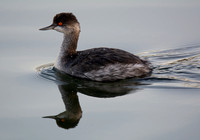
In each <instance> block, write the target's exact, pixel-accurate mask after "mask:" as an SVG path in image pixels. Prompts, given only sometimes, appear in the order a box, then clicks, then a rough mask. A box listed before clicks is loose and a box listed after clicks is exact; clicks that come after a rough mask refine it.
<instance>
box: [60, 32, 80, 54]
mask: <svg viewBox="0 0 200 140" xmlns="http://www.w3.org/2000/svg"><path fill="white" fill-rule="evenodd" d="M78 38H79V31H76V30H74V31H71V32H68V33H64V36H63V42H62V46H61V50H60V51H61V52H60V53H61V54H65V55H73V54H75V53H76V49H77V44H78Z"/></svg>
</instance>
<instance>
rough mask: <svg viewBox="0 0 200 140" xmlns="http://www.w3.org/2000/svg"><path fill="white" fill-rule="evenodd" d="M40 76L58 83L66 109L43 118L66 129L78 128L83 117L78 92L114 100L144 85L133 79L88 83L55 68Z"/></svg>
mask: <svg viewBox="0 0 200 140" xmlns="http://www.w3.org/2000/svg"><path fill="white" fill-rule="evenodd" d="M39 74H40V75H41V76H42V77H44V78H47V79H51V80H53V81H55V82H56V83H57V85H58V89H59V91H60V93H61V95H62V99H63V102H64V104H65V109H66V110H65V111H64V112H62V113H60V114H58V115H54V116H45V117H43V118H51V119H55V120H56V123H57V125H58V126H59V127H61V128H65V129H69V128H74V127H76V126H77V125H78V123H79V121H80V119H81V117H82V109H81V106H80V103H79V99H78V96H77V92H79V93H81V94H85V95H88V96H93V97H97V98H113V97H117V96H122V95H126V94H128V93H130V92H131V93H133V92H135V91H137V90H138V89H139V88H138V86H139V85H143V84H142V83H141V82H138V81H133V80H131V79H129V80H121V81H116V82H107V83H106V82H103V83H102V82H94V81H88V80H84V79H78V78H74V77H71V76H69V75H64V74H63V73H60V72H58V71H57V70H56V69H54V68H52V69H43V70H41V71H40V73H39ZM140 89H141V88H140Z"/></svg>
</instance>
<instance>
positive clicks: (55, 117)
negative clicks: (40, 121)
mask: <svg viewBox="0 0 200 140" xmlns="http://www.w3.org/2000/svg"><path fill="white" fill-rule="evenodd" d="M42 118H49V119H57V116H45V117H42Z"/></svg>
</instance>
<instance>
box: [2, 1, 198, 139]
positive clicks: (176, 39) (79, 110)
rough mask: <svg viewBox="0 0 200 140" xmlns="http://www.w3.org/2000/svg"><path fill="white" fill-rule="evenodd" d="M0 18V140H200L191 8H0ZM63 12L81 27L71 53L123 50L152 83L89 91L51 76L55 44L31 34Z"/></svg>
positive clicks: (149, 4)
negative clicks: (145, 65)
mask: <svg viewBox="0 0 200 140" xmlns="http://www.w3.org/2000/svg"><path fill="white" fill-rule="evenodd" d="M0 11H1V12H0V16H1V22H0V65H1V69H0V77H1V80H0V81H1V85H0V89H1V92H0V111H1V113H0V139H2V140H19V139H20V140H27V139H31V140H32V139H34V140H35V139H50V140H53V139H75V140H76V139H95V140H98V139H99V140H102V139H116V140H121V139H127V140H133V139H137V140H160V139H162V140H171V139H176V140H188V139H190V140H198V139H199V137H200V134H199V129H200V119H199V118H200V92H199V91H200V89H199V88H200V55H199V54H200V38H199V36H200V28H199V25H200V18H199V17H200V14H199V13H200V3H199V2H198V1H196V0H190V1H189V0H188V1H187V0H186V1H182V2H180V1H178V0H174V1H170V0H169V1H162V2H161V1H156V2H153V1H145V0H144V1H142V2H140V1H139V0H136V1H134V2H131V1H128V0H127V1H120V0H119V1H117V2H114V1H111V0H110V1H101V2H95V1H94V2H91V1H89V0H88V1H85V2H84V3H83V2H80V1H77V2H73V1H68V2H65V1H62V0H59V1H55V2H54V1H49V3H48V4H47V2H41V1H37V0H36V1H32V2H27V1H24V0H21V1H17V2H13V1H1V2H0ZM62 11H71V12H73V13H74V14H75V15H77V18H78V19H79V21H80V23H81V35H80V40H79V48H78V49H79V50H83V49H88V48H93V47H98V46H107V47H115V48H120V49H124V50H127V51H129V52H132V53H134V54H138V55H139V56H141V57H143V58H144V59H148V60H149V61H151V62H152V64H153V66H154V72H153V75H152V76H151V77H149V78H145V79H129V80H122V81H118V82H112V83H98V82H91V81H85V80H80V79H76V78H73V77H70V76H63V75H61V74H60V73H59V72H57V71H55V70H54V69H53V68H52V66H51V65H52V63H53V62H54V60H55V58H56V56H57V54H58V51H59V45H60V44H61V41H62V35H61V34H60V33H56V32H53V31H49V32H40V31H38V29H39V28H41V27H43V26H46V25H49V24H50V23H51V22H52V21H51V20H52V18H53V16H54V15H55V14H56V13H59V12H62ZM47 63H49V65H46V64H47ZM39 66H40V67H39ZM38 67H39V68H38ZM36 68H37V70H36ZM58 114H59V115H58ZM55 115H58V116H57V117H61V118H62V119H61V120H60V121H57V123H56V121H55V120H53V119H48V118H43V117H49V116H51V118H52V117H53V116H54V117H55ZM57 124H58V125H57ZM63 127H65V128H69V129H64V128H63Z"/></svg>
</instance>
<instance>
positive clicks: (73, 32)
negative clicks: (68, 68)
mask: <svg viewBox="0 0 200 140" xmlns="http://www.w3.org/2000/svg"><path fill="white" fill-rule="evenodd" d="M79 33H80V27H79V25H77V26H74V27H73V28H69V29H68V30H67V31H66V32H64V36H63V42H62V45H61V49H60V53H59V55H58V57H57V60H56V63H55V67H56V68H58V69H60V70H62V69H63V67H64V65H65V63H66V62H67V58H68V57H69V56H73V55H74V54H76V48H77V44H78V38H79Z"/></svg>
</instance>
